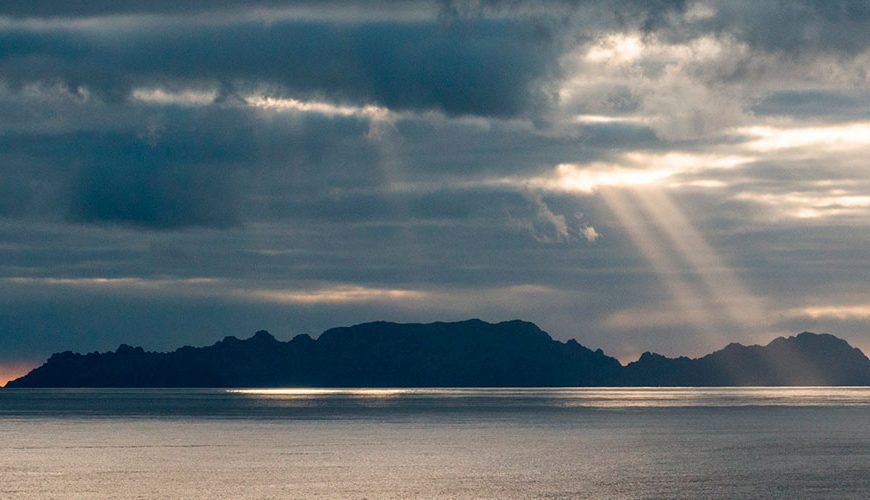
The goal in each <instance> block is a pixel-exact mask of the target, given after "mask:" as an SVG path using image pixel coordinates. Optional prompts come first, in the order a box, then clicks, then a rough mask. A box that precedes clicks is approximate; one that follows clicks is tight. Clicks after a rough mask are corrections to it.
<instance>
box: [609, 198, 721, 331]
mask: <svg viewBox="0 0 870 500" xmlns="http://www.w3.org/2000/svg"><path fill="white" fill-rule="evenodd" d="M599 193H600V194H601V197H602V199H603V200H604V202H605V203H606V204H607V206H608V208H609V209H610V210H611V212H612V213H613V214H614V215H615V216H616V218H617V219H618V220H619V223H620V224H621V225H622V227H623V228H624V229H625V230H626V233H627V234H628V236H629V238H630V239H631V240H632V243H633V244H634V245H635V247H637V249H638V250H639V251H640V252H641V254H642V255H643V257H644V258H645V259H646V260H647V261H648V262H649V263H650V264H651V265H652V266H653V268H654V270H655V272H656V273H657V274H658V275H659V277H660V278H661V279H662V280H663V282H664V285H665V287H666V288H667V290H668V292H669V293H670V295H671V297H672V299H673V301H674V303H675V305H676V307H677V309H678V313H679V314H682V315H683V316H684V317H685V319H686V320H688V322H689V323H690V324H691V325H692V327H693V328H695V329H696V330H697V331H698V332H699V333H704V334H706V335H708V336H718V335H720V334H721V329H719V328H716V327H715V325H714V324H712V323H711V321H710V318H711V316H712V315H711V314H710V311H709V310H708V309H707V305H706V304H705V303H704V301H699V300H698V299H699V298H700V297H701V295H700V294H699V293H698V291H697V290H695V289H694V288H695V287H693V286H692V284H691V283H690V282H689V281H688V280H686V279H685V278H683V277H682V275H683V273H682V272H681V270H680V269H679V266H678V264H677V262H676V261H675V260H674V259H673V256H672V255H670V254H669V253H668V252H666V251H665V248H664V247H665V245H664V244H663V242H661V241H660V240H659V239H658V238H656V236H655V234H654V231H653V230H652V229H651V228H650V226H649V225H648V224H647V223H646V222H645V221H644V220H643V216H642V214H641V212H640V210H638V208H637V207H636V206H633V204H632V203H631V201H630V200H629V199H628V197H627V196H626V194H625V193H624V192H623V191H622V190H619V189H601V190H600V191H599ZM716 340H721V339H716Z"/></svg>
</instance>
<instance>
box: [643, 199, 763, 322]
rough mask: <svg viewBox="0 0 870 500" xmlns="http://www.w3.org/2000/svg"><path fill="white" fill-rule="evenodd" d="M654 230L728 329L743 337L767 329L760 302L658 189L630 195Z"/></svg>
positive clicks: (680, 211) (678, 209)
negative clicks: (664, 238)
mask: <svg viewBox="0 0 870 500" xmlns="http://www.w3.org/2000/svg"><path fill="white" fill-rule="evenodd" d="M633 192H634V193H635V195H636V197H637V199H638V200H639V201H640V203H641V205H642V206H643V209H644V211H645V212H646V214H648V215H649V216H651V218H652V219H653V221H654V222H655V224H656V226H657V227H658V228H659V229H660V230H661V231H662V232H663V233H664V234H665V235H667V237H668V239H669V240H670V244H671V246H672V248H673V249H674V250H676V251H677V252H679V254H680V256H681V257H682V258H683V259H685V260H686V261H687V262H688V263H689V264H690V265H691V267H692V271H693V272H694V273H695V274H697V276H698V277H699V278H700V279H701V282H702V283H703V284H704V288H705V290H706V295H705V298H706V300H708V301H710V302H711V303H712V305H713V306H714V307H713V309H714V310H715V311H716V312H717V313H719V314H721V315H724V316H725V319H726V320H727V321H728V323H729V326H730V327H731V328H734V329H737V330H739V331H741V333H746V332H747V331H753V330H755V331H756V332H757V331H758V330H761V329H766V328H767V327H768V325H767V321H766V317H765V315H764V312H763V307H762V305H761V301H760V300H759V299H758V298H757V297H755V296H754V295H753V294H752V293H751V292H750V291H749V290H748V289H747V287H745V286H744V285H743V284H742V283H740V281H739V278H738V277H737V276H736V275H735V273H734V271H733V270H732V269H731V267H730V266H729V264H728V263H726V262H725V261H724V259H723V258H722V257H721V256H720V255H719V254H718V253H717V252H716V250H714V249H713V247H712V246H710V244H709V243H707V241H706V240H705V239H704V237H703V236H701V233H700V232H699V231H698V230H697V229H696V228H695V226H694V225H693V224H692V223H691V222H690V221H689V219H688V218H687V217H686V216H685V215H684V214H683V212H682V210H680V208H679V207H677V206H676V205H675V204H674V202H673V201H672V200H671V198H670V197H669V196H668V195H667V194H666V193H664V192H662V191H661V190H659V189H654V188H653V189H643V190H635V191H633Z"/></svg>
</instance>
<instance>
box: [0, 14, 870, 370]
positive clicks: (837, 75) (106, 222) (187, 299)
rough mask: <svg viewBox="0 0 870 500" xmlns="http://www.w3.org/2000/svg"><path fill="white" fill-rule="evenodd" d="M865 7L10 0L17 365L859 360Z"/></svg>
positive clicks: (2, 353) (868, 287)
mask: <svg viewBox="0 0 870 500" xmlns="http://www.w3.org/2000/svg"><path fill="white" fill-rule="evenodd" d="M868 72H870V3H868V2H865V1H860V0H856V1H835V0H832V1H821V0H820V1H798V0H789V1H766V2H760V1H748V0H747V1H740V0H733V1H727V2H711V1H685V2H683V1H673V2H671V1H664V0H662V1H640V0H638V1H631V0H623V1H617V2H530V3H525V2H521V1H511V2H488V1H477V2H435V3H429V2H422V3H413V2H401V3H399V2H395V3H394V2H384V3H373V2H361V3H355V2H316V1H310V2H294V3H285V2H277V1H261V2H256V1H255V2H233V1H224V2H210V3H197V4H196V5H194V4H193V3H192V2H180V1H177V0H173V1H150V2H139V1H136V2H134V1H115V2H89V1H80V2H49V1H37V0H27V1H14V0H13V1H6V2H3V3H0V372H4V370H5V372H12V371H16V370H18V371H20V370H21V369H23V368H22V367H27V366H30V365H32V364H34V363H37V362H41V361H42V360H43V359H44V358H45V357H46V356H47V355H49V354H50V353H52V352H55V351H62V350H77V351H93V350H108V349H114V348H115V347H117V345H118V344H119V343H121V342H126V343H129V344H135V345H142V346H144V347H145V348H147V349H159V350H163V349H170V348H175V347H177V346H180V345H184V344H193V345H202V344H210V343H212V342H213V341H215V340H218V339H220V338H222V337H223V336H225V335H236V336H239V337H247V336H248V335H250V334H251V333H252V332H253V331H255V330H257V329H268V330H270V331H271V332H272V333H273V334H275V335H276V336H277V337H278V338H279V339H289V338H291V337H292V336H293V335H295V334H299V333H309V334H312V335H316V334H318V333H319V332H321V331H322V330H324V329H326V328H328V327H332V326H341V325H348V324H354V323H359V322H364V321H370V320H381V319H383V320H395V321H414V322H419V321H433V320H458V319H466V318H470V317H479V318H481V319H484V320H488V321H501V320H509V319H514V318H520V319H525V320H529V321H533V322H535V323H537V324H538V325H539V326H541V327H542V328H543V329H545V330H547V331H548V332H549V333H550V334H552V335H553V336H554V337H555V338H558V339H568V338H576V339H577V340H578V341H580V342H581V343H583V344H585V345H587V346H590V347H592V348H597V347H601V348H603V349H604V350H605V351H606V352H607V353H608V354H611V355H615V356H617V357H619V358H620V359H622V360H623V361H627V360H630V359H632V358H633V357H636V356H637V355H639V354H640V353H642V352H643V351H647V350H652V351H657V352H661V353H663V354H668V355H676V354H688V355H699V354H703V353H705V352H709V351H710V350H713V349H716V348H720V347H722V346H724V345H725V344H727V343H728V342H731V341H736V342H742V343H766V342H768V341H769V340H771V339H772V338H774V337H776V336H778V335H783V334H793V333H797V332H799V331H803V330H811V331H826V332H831V333H834V334H837V335H839V336H841V337H843V338H846V339H847V340H848V341H850V342H851V343H852V344H853V345H857V346H859V347H861V348H863V349H865V351H866V350H867V349H868V348H870V160H868V157H870V155H868V151H870V73H868Z"/></svg>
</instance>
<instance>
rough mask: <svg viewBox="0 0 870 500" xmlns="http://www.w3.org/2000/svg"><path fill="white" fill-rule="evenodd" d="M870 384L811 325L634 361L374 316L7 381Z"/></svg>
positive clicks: (50, 365) (52, 367) (528, 335)
mask: <svg viewBox="0 0 870 500" xmlns="http://www.w3.org/2000/svg"><path fill="white" fill-rule="evenodd" d="M616 385H627V386H723V385H870V360H868V358H867V357H866V356H865V355H864V354H863V353H862V352H861V351H860V350H858V349H856V348H853V347H851V346H850V345H849V344H848V343H846V342H845V341H844V340H841V339H838V338H837V337H834V336H833V335H828V334H821V335H819V334H813V333H808V332H804V333H802V334H800V335H797V336H795V337H789V338H778V339H776V340H774V341H773V342H771V343H770V344H768V345H767V346H763V347H762V346H743V345H740V344H730V345H729V346H727V347H725V348H724V349H722V350H720V351H717V352H714V353H712V354H709V355H707V356H704V357H702V358H698V359H689V358H686V357H680V358H666V357H664V356H661V355H658V354H651V353H644V355H643V356H641V357H640V359H638V360H637V361H635V362H633V363H630V364H629V365H628V366H625V367H623V366H622V365H620V364H619V362H618V361H617V360H616V359H614V358H611V357H609V356H607V355H605V354H604V353H603V352H602V351H601V350H600V349H599V350H597V351H592V350H590V349H588V348H586V347H584V346H582V345H580V344H578V343H577V342H576V341H574V340H569V341H567V342H559V341H555V340H553V339H552V338H551V337H550V336H549V335H548V334H547V333H546V332H544V331H542V330H541V329H539V328H538V327H537V326H535V325H534V324H533V323H528V322H525V321H518V320H516V321H507V322H503V323H496V324H492V323H486V322H484V321H480V320H468V321H460V322H455V323H430V324H398V323H387V322H374V323H364V324H360V325H355V326H351V327H343V328H333V329H331V330H327V331H325V332H323V333H322V334H321V335H320V337H319V338H317V339H313V338H311V337H309V336H308V335H298V336H296V337H295V338H294V339H293V340H290V341H289V342H279V341H277V340H275V338H274V337H272V335H270V334H269V333H268V332H265V331H260V332H257V333H256V334H255V335H254V336H253V337H250V338H248V339H245V340H240V339H237V338H235V337H226V338H224V339H223V340H221V341H220V342H217V343H215V344H214V345H211V346H208V347H198V348H197V347H190V346H185V347H182V348H180V349H178V350H176V351H174V352H169V353H156V352H146V351H144V350H143V349H142V348H139V347H130V346H128V345H121V346H120V347H118V349H117V350H116V351H114V352H106V353H90V354H84V355H82V354H76V353H72V352H64V353H60V354H55V355H53V356H51V358H49V359H48V361H46V363H45V364H43V365H42V366H40V367H38V368H36V369H34V370H33V371H31V372H30V373H28V374H27V375H25V376H24V377H21V378H19V379H17V380H13V381H11V382H9V383H8V384H7V387H269V386H271V387H281V386H284V387H288V386H302V387H304V386H321V387H342V386H345V387H348V386H356V387H385V386H392V387H415V386H417V387H439V386H440V387H449V386H453V387H463V386H464V387H471V386H479V387H509V386H527V387H535V386H538V387H540V386H616Z"/></svg>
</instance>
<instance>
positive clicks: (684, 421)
mask: <svg viewBox="0 0 870 500" xmlns="http://www.w3.org/2000/svg"><path fill="white" fill-rule="evenodd" d="M0 498H3V499H7V498H26V499H31V498H82V499H101V498H112V499H115V498H148V499H151V498H167V499H177V498H208V499H213V498H228V499H229V498H232V499H237V498H305V499H308V498H369V499H381V498H401V499H406V498H497V499H505V498H692V499H696V498H723V499H725V498H727V499H734V498H788V499H793V498H836V499H844V498H856V499H857V498H862V499H867V498H870V388H868V387H841V388H827V387H825V388H822V387H799V388H765V387H757V388H552V389H549V388H530V389H525V388H523V389H489V388H481V389H475V388H461V389H450V388H444V389H407V388H401V389H314V388H304V389H301V388H289V389H3V390H0Z"/></svg>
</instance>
